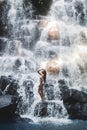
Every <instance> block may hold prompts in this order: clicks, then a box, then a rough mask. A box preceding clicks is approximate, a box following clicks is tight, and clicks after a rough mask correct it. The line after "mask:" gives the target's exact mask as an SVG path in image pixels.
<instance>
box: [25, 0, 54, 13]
mask: <svg viewBox="0 0 87 130" xmlns="http://www.w3.org/2000/svg"><path fill="white" fill-rule="evenodd" d="M26 1H27V0H26ZM31 3H32V5H33V9H34V14H35V15H46V14H47V13H48V11H49V8H50V6H51V4H52V0H48V1H47V0H31Z"/></svg>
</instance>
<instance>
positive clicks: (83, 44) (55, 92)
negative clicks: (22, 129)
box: [0, 0, 87, 120]
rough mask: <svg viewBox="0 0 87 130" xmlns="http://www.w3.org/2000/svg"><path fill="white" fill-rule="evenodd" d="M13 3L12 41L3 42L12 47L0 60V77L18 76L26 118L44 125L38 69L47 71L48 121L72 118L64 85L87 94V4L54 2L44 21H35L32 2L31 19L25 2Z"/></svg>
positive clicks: (77, 0)
mask: <svg viewBox="0 0 87 130" xmlns="http://www.w3.org/2000/svg"><path fill="white" fill-rule="evenodd" d="M7 1H8V4H9V5H10V8H9V11H8V26H11V30H9V31H11V36H10V38H5V37H4V38H2V37H0V40H2V42H3V43H5V45H6V46H5V49H4V50H3V53H2V56H1V57H0V75H6V76H8V75H12V76H13V77H14V78H15V79H17V80H18V81H19V86H20V88H19V90H18V92H19V94H20V96H22V106H21V108H20V113H21V114H23V115H27V116H28V117H32V118H33V119H37V120H39V118H40V117H39V116H40V115H39V111H40V109H41V108H40V104H39V103H41V98H40V96H39V94H38V84H39V75H38V73H37V70H38V69H40V68H44V69H46V70H47V83H48V84H49V87H48V88H47V90H46V92H45V99H46V102H47V112H48V116H47V117H46V118H49V119H62V118H64V119H66V118H68V114H67V111H66V109H65V108H64V106H63V101H62V100H61V97H60V90H59V87H58V80H59V79H65V80H66V81H67V86H68V87H69V88H71V87H72V88H75V89H78V90H82V91H85V92H87V87H86V83H87V60H86V55H87V30H86V29H87V24H86V22H87V6H86V5H87V1H86V0H53V2H52V5H51V7H50V10H49V12H48V14H47V16H39V17H40V19H38V18H37V19H33V18H32V13H33V10H32V4H31V3H30V2H29V6H28V10H29V12H28V14H26V13H25V11H24V8H23V7H24V6H25V5H24V1H23V0H7ZM27 15H29V16H28V17H26V16H27ZM50 67H53V68H55V69H56V72H55V70H54V71H51V70H50Z"/></svg>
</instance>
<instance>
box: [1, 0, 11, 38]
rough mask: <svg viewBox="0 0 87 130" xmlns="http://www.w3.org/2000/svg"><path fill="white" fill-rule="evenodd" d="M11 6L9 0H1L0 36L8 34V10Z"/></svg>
mask: <svg viewBox="0 0 87 130" xmlns="http://www.w3.org/2000/svg"><path fill="white" fill-rule="evenodd" d="M9 8H10V6H9V5H8V4H7V1H6V0H4V1H1V2H0V36H1V37H3V36H8V27H7V22H8V18H7V15H8V14H7V12H8V10H9Z"/></svg>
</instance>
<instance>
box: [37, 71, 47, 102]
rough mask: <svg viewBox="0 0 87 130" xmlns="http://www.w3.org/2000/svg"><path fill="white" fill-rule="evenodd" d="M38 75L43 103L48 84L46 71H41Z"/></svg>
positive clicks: (39, 90) (39, 91)
mask: <svg viewBox="0 0 87 130" xmlns="http://www.w3.org/2000/svg"><path fill="white" fill-rule="evenodd" d="M38 73H39V74H40V84H39V86H38V87H39V88H38V93H39V95H40V97H41V99H42V101H43V100H44V93H43V86H44V84H45V83H46V71H45V70H44V69H41V70H39V71H38Z"/></svg>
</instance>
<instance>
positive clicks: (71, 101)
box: [59, 80, 87, 120]
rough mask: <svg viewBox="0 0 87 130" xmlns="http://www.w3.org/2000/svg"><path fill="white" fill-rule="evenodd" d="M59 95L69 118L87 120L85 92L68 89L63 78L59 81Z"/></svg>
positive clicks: (86, 96) (86, 97) (86, 95)
mask: <svg viewBox="0 0 87 130" xmlns="http://www.w3.org/2000/svg"><path fill="white" fill-rule="evenodd" d="M59 87H60V90H61V96H62V99H63V103H64V106H65V108H66V110H67V112H68V114H69V118H70V119H82V120H87V94H86V93H85V92H82V91H78V90H75V89H69V88H68V87H67V86H66V84H65V81H64V80H60V81H59Z"/></svg>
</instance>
